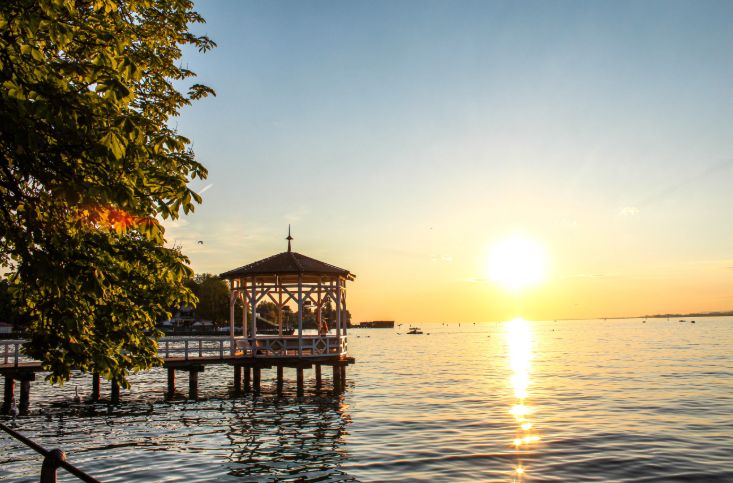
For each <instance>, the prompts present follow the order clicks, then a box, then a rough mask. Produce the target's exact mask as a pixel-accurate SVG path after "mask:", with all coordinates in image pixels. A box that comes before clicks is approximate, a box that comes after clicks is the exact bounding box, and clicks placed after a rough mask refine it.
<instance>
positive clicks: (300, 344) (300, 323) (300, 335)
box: [298, 274, 303, 357]
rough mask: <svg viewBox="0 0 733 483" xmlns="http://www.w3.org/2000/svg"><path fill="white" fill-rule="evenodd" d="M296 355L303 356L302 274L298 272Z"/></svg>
mask: <svg viewBox="0 0 733 483" xmlns="http://www.w3.org/2000/svg"><path fill="white" fill-rule="evenodd" d="M298 356H299V357H302V356H303V276H302V275H300V274H298Z"/></svg>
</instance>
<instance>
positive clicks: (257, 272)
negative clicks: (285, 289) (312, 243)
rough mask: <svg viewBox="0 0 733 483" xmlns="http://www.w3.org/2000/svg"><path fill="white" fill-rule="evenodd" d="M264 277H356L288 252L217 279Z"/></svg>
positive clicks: (350, 278) (245, 266)
mask: <svg viewBox="0 0 733 483" xmlns="http://www.w3.org/2000/svg"><path fill="white" fill-rule="evenodd" d="M266 275H324V276H341V277H344V278H346V279H348V280H353V279H354V278H355V277H356V275H354V274H352V273H351V272H349V271H348V270H346V269H343V268H339V267H336V266H334V265H330V264H328V263H325V262H321V261H320V260H316V259H315V258H310V257H306V256H305V255H301V254H300V253H296V252H292V251H289V250H288V251H287V252H282V253H278V254H277V255H273V256H271V257H267V258H263V259H262V260H258V261H256V262H252V263H250V264H249V265H244V266H242V267H239V268H235V269H234V270H229V271H228V272H224V273H222V274H221V275H219V277H220V278H223V279H228V280H233V279H237V278H243V277H251V276H266Z"/></svg>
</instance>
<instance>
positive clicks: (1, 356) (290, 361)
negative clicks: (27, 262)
mask: <svg viewBox="0 0 733 483" xmlns="http://www.w3.org/2000/svg"><path fill="white" fill-rule="evenodd" d="M342 337H344V338H345V336H342ZM315 338H316V339H319V340H320V341H321V343H320V344H319V345H326V346H332V345H333V346H337V345H338V346H339V347H341V344H340V343H339V341H337V340H335V339H336V337H335V336H322V337H315ZM271 339H283V338H278V337H272V338H271ZM329 339H330V340H329ZM24 342H25V341H23V340H0V376H2V377H4V379H5V390H4V392H3V401H2V408H1V409H0V413H2V414H7V413H8V412H9V411H10V408H11V405H12V403H13V401H14V400H16V383H18V385H19V386H20V387H19V389H20V394H19V398H18V401H19V402H18V404H17V408H18V410H19V413H20V414H27V413H28V412H29V410H30V387H31V385H30V383H31V381H34V380H35V378H36V373H39V372H43V368H42V367H41V363H40V362H39V361H35V360H32V359H28V358H26V357H25V356H23V355H22V353H21V352H20V347H21V346H22V344H23V343H24ZM271 343H272V341H269V342H267V343H262V340H258V341H257V343H253V347H258V346H259V348H257V349H254V350H249V351H247V352H246V353H245V352H244V351H242V350H241V349H240V348H239V347H238V346H241V340H239V341H237V342H233V341H232V339H230V338H229V337H200V338H177V337H170V338H169V337H165V338H163V339H161V340H160V341H159V346H160V352H159V354H160V356H161V358H162V359H163V367H165V368H166V369H167V371H166V373H167V390H166V397H168V398H174V397H176V394H177V391H176V390H177V387H176V373H178V372H181V371H184V372H188V398H189V399H197V398H198V395H199V392H198V386H199V385H198V382H199V378H200V376H199V373H203V372H205V369H206V366H210V365H229V366H231V367H232V374H233V384H232V387H233V392H234V395H242V394H249V393H253V394H258V393H260V391H261V385H262V372H263V371H265V370H268V369H273V368H274V369H275V371H274V376H275V381H276V384H275V386H276V388H277V389H276V391H277V393H278V394H282V393H283V388H284V385H285V382H286V381H285V380H284V377H283V374H284V370H283V369H284V368H295V369H296V375H297V377H296V392H297V394H298V395H299V396H303V395H304V393H305V371H306V370H312V371H313V377H314V378H315V387H316V390H320V389H321V386H322V368H323V366H330V367H331V368H332V371H333V391H334V392H336V393H338V392H341V391H343V390H344V388H345V380H346V367H347V366H349V365H350V364H353V363H354V362H355V360H354V358H353V357H349V356H347V355H346V354H344V353H337V352H333V353H319V352H318V351H316V352H312V353H307V354H306V355H305V357H299V356H297V355H296V354H292V353H287V352H286V353H282V352H280V351H278V352H273V351H272V350H268V349H267V348H268V347H271ZM281 343H282V345H284V346H287V345H288V344H289V343H292V341H281ZM100 382H101V381H100V377H99V375H98V374H93V376H92V384H91V388H90V394H89V398H88V399H89V400H90V401H92V402H95V401H99V400H100V399H101V384H100ZM109 401H110V402H111V403H112V404H118V403H119V402H120V388H119V386H118V385H117V384H115V383H111V384H110V396H109Z"/></svg>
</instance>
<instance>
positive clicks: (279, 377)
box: [277, 366, 283, 396]
mask: <svg viewBox="0 0 733 483" xmlns="http://www.w3.org/2000/svg"><path fill="white" fill-rule="evenodd" d="M282 393H283V366H277V395H278V396H281V395H282Z"/></svg>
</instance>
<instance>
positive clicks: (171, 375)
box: [166, 367, 176, 399]
mask: <svg viewBox="0 0 733 483" xmlns="http://www.w3.org/2000/svg"><path fill="white" fill-rule="evenodd" d="M175 395H176V370H175V369H174V368H172V367H169V368H168V390H167V391H166V397H167V398H168V399H173V398H174V397H175Z"/></svg>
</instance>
